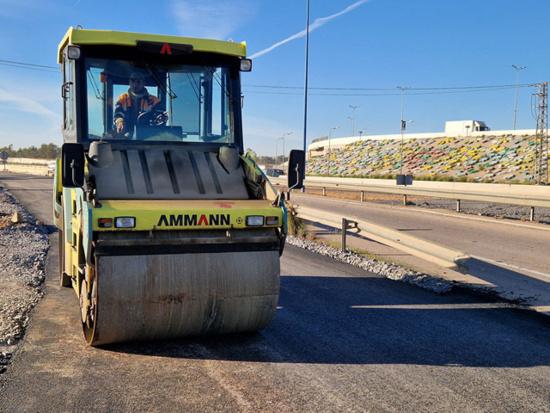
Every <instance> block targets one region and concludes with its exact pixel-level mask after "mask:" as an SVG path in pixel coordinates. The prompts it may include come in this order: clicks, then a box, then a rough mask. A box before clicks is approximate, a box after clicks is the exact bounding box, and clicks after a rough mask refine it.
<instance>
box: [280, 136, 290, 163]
mask: <svg viewBox="0 0 550 413" xmlns="http://www.w3.org/2000/svg"><path fill="white" fill-rule="evenodd" d="M290 135H292V132H286V133H283V135H282V136H281V137H280V138H279V139H277V141H280V140H282V141H283V162H282V164H283V165H284V163H285V158H286V156H285V154H286V152H285V150H286V148H285V138H286V137H287V136H290Z"/></svg>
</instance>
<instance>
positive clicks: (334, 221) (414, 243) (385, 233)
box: [296, 205, 469, 268]
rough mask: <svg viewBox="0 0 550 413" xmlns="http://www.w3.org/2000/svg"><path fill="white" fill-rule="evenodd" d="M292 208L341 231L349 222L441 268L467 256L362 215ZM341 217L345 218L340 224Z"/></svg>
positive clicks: (301, 216) (368, 236) (304, 217)
mask: <svg viewBox="0 0 550 413" xmlns="http://www.w3.org/2000/svg"><path fill="white" fill-rule="evenodd" d="M296 208H297V211H298V216H299V217H300V218H302V219H305V220H307V221H312V222H317V223H319V224H322V225H326V226H329V227H334V228H342V229H343V231H346V230H347V227H348V225H347V224H348V223H349V222H352V223H353V227H356V228H357V229H358V230H359V231H360V232H361V233H362V234H363V235H364V236H366V237H367V238H369V239H372V240H373V241H377V242H380V243H382V244H385V245H388V246H390V247H393V248H395V249H398V250H400V251H403V252H406V253H408V254H411V255H413V256H415V257H418V258H422V259H424V260H427V261H430V262H432V263H434V264H437V265H440V266H442V267H445V268H455V267H457V265H459V263H460V262H461V261H464V260H466V259H468V258H469V256H468V255H467V254H465V253H463V252H462V251H458V250H453V249H450V248H445V247H442V246H440V245H438V244H434V243H432V242H429V241H425V240H422V239H420V238H417V237H413V236H411V235H409V234H404V233H402V232H400V231H396V230H394V229H391V228H387V227H383V226H381V225H377V224H374V223H372V222H369V221H367V220H365V219H361V218H358V217H353V216H346V217H341V216H339V215H336V214H334V213H332V212H327V211H323V210H319V209H315V208H309V207H303V206H299V205H298V206H297V207H296ZM342 218H344V219H345V221H344V225H343V226H342V224H343V221H342ZM346 221H347V222H346ZM342 239H343V242H344V243H345V241H344V239H345V237H342Z"/></svg>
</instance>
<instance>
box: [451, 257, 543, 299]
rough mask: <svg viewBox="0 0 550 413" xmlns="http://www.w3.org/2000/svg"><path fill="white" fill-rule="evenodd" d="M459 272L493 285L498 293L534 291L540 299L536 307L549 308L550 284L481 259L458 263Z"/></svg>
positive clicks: (470, 258)
mask: <svg viewBox="0 0 550 413" xmlns="http://www.w3.org/2000/svg"><path fill="white" fill-rule="evenodd" d="M459 266H460V271H461V272H463V273H465V274H469V275H473V276H474V277H477V278H480V279H482V280H484V281H487V282H490V283H491V284H493V285H495V286H496V287H497V288H498V289H499V290H500V291H514V292H518V291H520V290H522V289H524V290H527V291H531V292H532V291H536V292H537V293H538V294H540V297H542V298H541V299H540V300H541V301H542V302H540V303H538V304H537V305H543V306H550V301H548V302H546V301H545V300H548V298H549V297H550V283H548V282H546V281H542V280H539V279H537V278H534V277H530V276H529V275H526V274H523V273H520V272H517V271H513V270H511V269H509V268H504V267H501V266H499V265H495V264H493V263H490V262H487V261H484V260H483V259H481V258H475V257H469V258H468V259H465V260H461V261H460V263H459Z"/></svg>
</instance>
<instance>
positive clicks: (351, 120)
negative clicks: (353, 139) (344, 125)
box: [346, 116, 355, 136]
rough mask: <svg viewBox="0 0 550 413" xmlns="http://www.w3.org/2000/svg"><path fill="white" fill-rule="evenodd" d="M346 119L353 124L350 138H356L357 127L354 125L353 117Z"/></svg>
mask: <svg viewBox="0 0 550 413" xmlns="http://www.w3.org/2000/svg"><path fill="white" fill-rule="evenodd" d="M346 119H347V120H349V121H350V123H351V135H350V136H355V127H354V125H353V116H348V117H347V118H346Z"/></svg>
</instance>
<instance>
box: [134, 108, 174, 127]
mask: <svg viewBox="0 0 550 413" xmlns="http://www.w3.org/2000/svg"><path fill="white" fill-rule="evenodd" d="M166 122H168V113H166V112H164V111H162V110H151V111H145V112H141V113H140V114H139V115H138V117H137V121H136V124H137V125H140V126H165V125H166Z"/></svg>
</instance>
